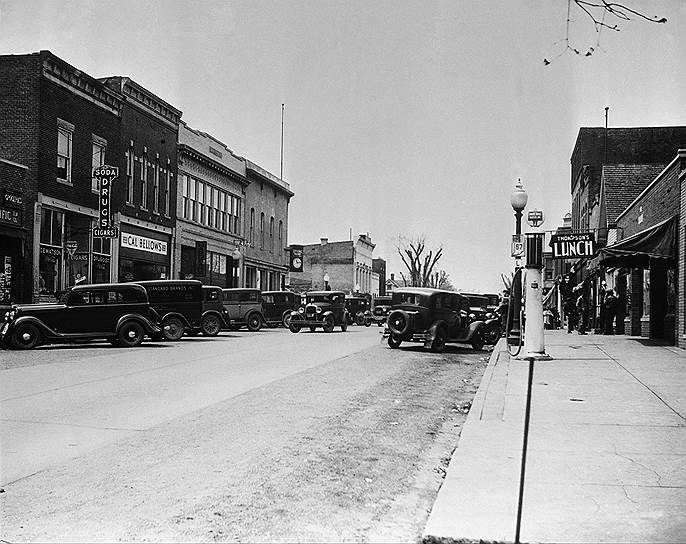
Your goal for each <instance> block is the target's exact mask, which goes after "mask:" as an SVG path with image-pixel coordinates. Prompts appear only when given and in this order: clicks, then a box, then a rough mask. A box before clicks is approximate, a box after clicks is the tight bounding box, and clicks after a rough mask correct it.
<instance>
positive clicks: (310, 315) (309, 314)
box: [305, 306, 317, 319]
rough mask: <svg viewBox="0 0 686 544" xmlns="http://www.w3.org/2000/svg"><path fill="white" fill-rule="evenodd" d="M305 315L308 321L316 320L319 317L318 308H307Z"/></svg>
mask: <svg viewBox="0 0 686 544" xmlns="http://www.w3.org/2000/svg"><path fill="white" fill-rule="evenodd" d="M305 315H306V316H307V318H308V319H314V317H315V316H316V315H317V308H316V307H315V306H308V307H307V308H305Z"/></svg>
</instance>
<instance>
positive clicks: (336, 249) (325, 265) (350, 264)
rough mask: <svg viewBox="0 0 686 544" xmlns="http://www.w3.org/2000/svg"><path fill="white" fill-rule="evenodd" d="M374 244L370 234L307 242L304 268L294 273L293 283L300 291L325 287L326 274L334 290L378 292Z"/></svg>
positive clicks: (292, 276) (304, 247)
mask: <svg viewBox="0 0 686 544" xmlns="http://www.w3.org/2000/svg"><path fill="white" fill-rule="evenodd" d="M375 247H376V245H375V244H373V243H372V239H371V237H370V236H369V234H368V233H367V234H360V235H359V236H358V237H357V239H356V240H345V241H342V242H329V239H328V238H322V239H321V240H320V242H319V243H318V244H309V245H305V246H303V271H302V272H297V273H296V272H291V275H290V277H291V285H292V286H298V289H301V290H310V289H311V290H319V289H324V288H325V287H326V285H325V276H326V277H328V278H329V279H328V286H329V287H330V288H331V289H333V290H334V291H346V292H348V293H354V292H360V293H370V294H372V293H377V294H378V288H379V287H378V278H377V280H376V284H375V283H374V275H373V271H372V261H373V253H374V248H375ZM294 288H295V287H294Z"/></svg>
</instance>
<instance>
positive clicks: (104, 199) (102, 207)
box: [93, 165, 119, 238]
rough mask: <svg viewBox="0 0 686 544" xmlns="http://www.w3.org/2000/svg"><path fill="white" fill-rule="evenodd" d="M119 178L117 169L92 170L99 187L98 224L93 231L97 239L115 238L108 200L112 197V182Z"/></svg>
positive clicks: (106, 167) (115, 230) (98, 168)
mask: <svg viewBox="0 0 686 544" xmlns="http://www.w3.org/2000/svg"><path fill="white" fill-rule="evenodd" d="M118 177H119V167H117V166H109V165H104V166H98V167H97V168H94V169H93V178H94V179H96V180H97V181H98V187H100V204H99V206H98V207H99V209H98V224H97V226H96V227H95V228H94V229H93V236H96V237H99V238H116V237H117V229H116V228H115V227H114V225H112V212H111V209H110V198H111V196H112V182H113V181H114V180H115V179H117V178H118Z"/></svg>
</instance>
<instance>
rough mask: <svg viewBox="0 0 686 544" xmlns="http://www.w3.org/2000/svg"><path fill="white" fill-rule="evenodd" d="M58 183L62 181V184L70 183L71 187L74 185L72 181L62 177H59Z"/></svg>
mask: <svg viewBox="0 0 686 544" xmlns="http://www.w3.org/2000/svg"><path fill="white" fill-rule="evenodd" d="M57 183H61V184H62V185H69V187H73V186H74V184H73V183H72V182H71V181H69V180H67V179H62V178H57Z"/></svg>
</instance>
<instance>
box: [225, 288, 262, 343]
mask: <svg viewBox="0 0 686 544" xmlns="http://www.w3.org/2000/svg"><path fill="white" fill-rule="evenodd" d="M222 304H223V306H224V322H225V323H226V326H227V327H228V329H229V330H232V331H237V330H239V329H240V328H241V327H243V326H245V327H247V329H248V330H249V331H252V332H256V331H259V330H260V329H261V328H262V324H263V323H264V322H265V319H264V314H263V312H262V293H261V292H260V290H259V289H256V288H254V287H246V288H238V287H235V288H232V289H222Z"/></svg>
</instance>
